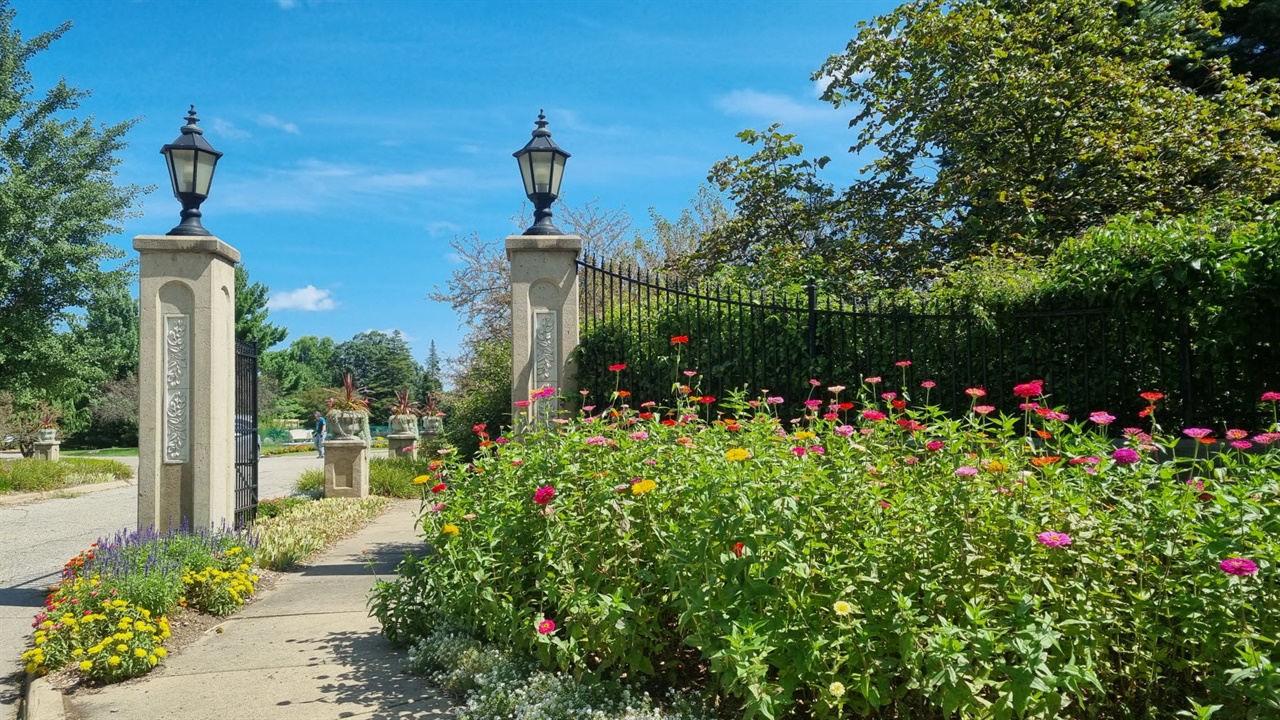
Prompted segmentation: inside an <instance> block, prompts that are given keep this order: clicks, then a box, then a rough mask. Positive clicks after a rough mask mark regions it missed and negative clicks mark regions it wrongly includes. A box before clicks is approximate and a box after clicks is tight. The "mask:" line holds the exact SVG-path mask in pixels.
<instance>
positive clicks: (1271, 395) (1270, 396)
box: [1262, 390, 1280, 402]
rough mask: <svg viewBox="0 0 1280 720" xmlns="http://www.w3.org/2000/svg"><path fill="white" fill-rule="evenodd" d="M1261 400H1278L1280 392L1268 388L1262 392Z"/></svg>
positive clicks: (1279, 399) (1279, 400)
mask: <svg viewBox="0 0 1280 720" xmlns="http://www.w3.org/2000/svg"><path fill="white" fill-rule="evenodd" d="M1262 402H1280V392H1275V391H1273V390H1269V391H1267V392H1264V393H1262Z"/></svg>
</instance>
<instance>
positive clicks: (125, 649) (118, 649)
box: [116, 643, 129, 653]
mask: <svg viewBox="0 0 1280 720" xmlns="http://www.w3.org/2000/svg"><path fill="white" fill-rule="evenodd" d="M128 651H129V646H128V645H125V644H124V643H120V644H119V645H117V646H116V652H118V653H122V652H128Z"/></svg>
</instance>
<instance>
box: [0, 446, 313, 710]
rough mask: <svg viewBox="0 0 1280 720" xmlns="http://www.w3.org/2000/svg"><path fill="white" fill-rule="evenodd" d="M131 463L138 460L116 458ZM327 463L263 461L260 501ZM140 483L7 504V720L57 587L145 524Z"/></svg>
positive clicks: (3, 520) (1, 596) (1, 591)
mask: <svg viewBox="0 0 1280 720" xmlns="http://www.w3.org/2000/svg"><path fill="white" fill-rule="evenodd" d="M113 459H115V460H119V461H121V462H124V463H126V464H129V465H131V466H132V467H133V468H134V469H135V471H136V469H137V463H138V459H137V458H136V457H134V458H113ZM323 466H324V461H322V460H320V459H319V458H317V457H315V456H314V455H311V454H303V455H282V456H278V457H268V458H262V459H261V460H260V461H259V464H258V496H259V497H260V498H264V499H265V498H271V497H277V496H280V495H287V494H288V493H289V491H290V490H292V488H293V483H294V481H295V480H296V479H297V478H298V476H299V475H300V474H301V473H302V471H304V470H307V469H309V468H321V467H323ZM137 498H138V494H137V488H136V487H135V486H133V485H130V486H128V487H121V488H115V489H113V490H102V491H98V492H87V493H84V494H81V495H73V494H71V493H68V497H60V498H55V499H49V500H42V501H39V502H32V503H29V504H21V505H0V720H11V718H13V717H14V716H15V715H16V713H17V693H18V691H19V683H20V675H18V674H17V673H18V671H19V670H20V663H19V659H20V657H21V655H22V653H23V651H24V650H26V647H27V638H28V636H29V635H30V633H31V618H32V616H34V615H35V613H36V612H37V611H38V610H39V609H40V607H41V606H42V605H43V604H44V596H45V593H46V592H47V590H48V588H49V587H50V586H51V585H54V584H56V583H57V581H58V579H59V574H60V572H61V570H62V566H63V565H64V564H65V563H66V562H67V560H70V559H71V558H73V557H75V556H76V555H77V554H78V553H79V552H80V551H81V550H84V549H85V548H87V547H89V545H90V544H91V543H93V541H95V540H97V539H99V538H103V537H109V536H111V535H114V534H116V533H117V532H118V531H120V530H125V529H133V528H134V526H135V525H136V524H137V520H138V504H137V503H138V499H137Z"/></svg>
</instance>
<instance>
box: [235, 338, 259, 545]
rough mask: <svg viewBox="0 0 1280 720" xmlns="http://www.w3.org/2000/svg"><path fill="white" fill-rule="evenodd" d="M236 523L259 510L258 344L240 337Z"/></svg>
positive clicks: (243, 522)
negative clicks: (243, 340) (242, 339)
mask: <svg viewBox="0 0 1280 720" xmlns="http://www.w3.org/2000/svg"><path fill="white" fill-rule="evenodd" d="M235 373H236V402H235V405H236V419H235V446H236V460H235V468H236V477H235V480H236V520H235V522H236V527H244V525H246V524H247V523H250V522H252V521H253V520H254V519H255V518H256V517H257V514H258V455H259V451H260V449H261V447H260V441H259V439H258V346H257V345H256V344H254V343H247V342H241V341H239V340H237V341H236V370H235Z"/></svg>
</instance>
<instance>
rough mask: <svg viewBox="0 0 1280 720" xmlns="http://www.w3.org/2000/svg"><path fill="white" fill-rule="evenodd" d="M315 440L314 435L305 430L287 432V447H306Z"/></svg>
mask: <svg viewBox="0 0 1280 720" xmlns="http://www.w3.org/2000/svg"><path fill="white" fill-rule="evenodd" d="M314 438H315V433H313V432H311V431H310V430H308V429H306V428H301V429H298V430H290V431H289V443H288V444H289V445H306V444H309V443H310V442H311V441H312V440H313V439H314Z"/></svg>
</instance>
